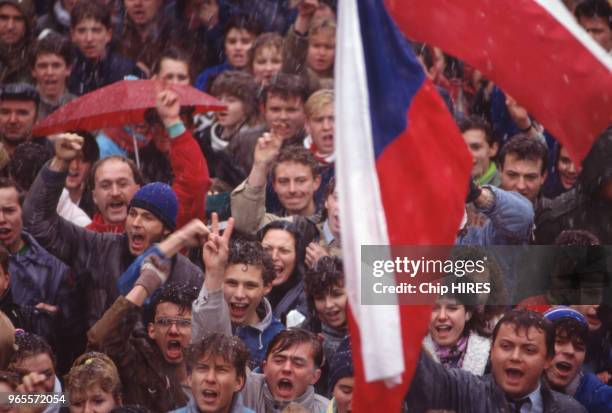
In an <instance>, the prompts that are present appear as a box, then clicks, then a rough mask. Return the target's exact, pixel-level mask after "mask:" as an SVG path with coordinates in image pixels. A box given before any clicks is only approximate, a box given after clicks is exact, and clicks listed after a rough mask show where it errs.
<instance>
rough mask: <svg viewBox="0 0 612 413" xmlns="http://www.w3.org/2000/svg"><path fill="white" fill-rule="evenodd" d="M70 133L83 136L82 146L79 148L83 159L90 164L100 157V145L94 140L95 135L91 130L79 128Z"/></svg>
mask: <svg viewBox="0 0 612 413" xmlns="http://www.w3.org/2000/svg"><path fill="white" fill-rule="evenodd" d="M71 133H75V134H77V135H79V136H81V137H82V138H83V148H82V149H81V152H83V161H85V162H89V163H91V164H94V163H96V162H97V161H98V160H99V159H100V147H99V146H98V143H97V142H96V137H95V136H94V135H93V134H92V133H91V132H88V131H85V130H81V129H79V130H75V131H73V132H71Z"/></svg>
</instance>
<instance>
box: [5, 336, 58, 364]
mask: <svg viewBox="0 0 612 413" xmlns="http://www.w3.org/2000/svg"><path fill="white" fill-rule="evenodd" d="M15 348H16V349H17V350H16V351H15V353H14V354H13V358H12V359H11V363H10V365H9V368H10V369H11V370H15V369H17V366H18V365H19V364H21V362H22V361H23V360H25V359H27V358H29V357H34V356H37V355H39V354H47V355H48V356H49V358H50V359H51V362H52V363H53V366H55V354H54V353H53V350H51V346H50V345H49V343H47V342H46V341H45V339H44V338H42V337H41V336H38V335H36V334H32V333H26V332H19V333H17V334H15Z"/></svg>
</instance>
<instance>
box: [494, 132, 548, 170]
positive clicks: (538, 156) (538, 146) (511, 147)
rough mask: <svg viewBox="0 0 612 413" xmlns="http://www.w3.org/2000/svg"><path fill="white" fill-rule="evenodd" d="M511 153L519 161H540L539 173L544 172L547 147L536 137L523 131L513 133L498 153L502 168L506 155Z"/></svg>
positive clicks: (546, 160) (546, 162)
mask: <svg viewBox="0 0 612 413" xmlns="http://www.w3.org/2000/svg"><path fill="white" fill-rule="evenodd" d="M509 154H510V155H513V156H515V157H516V159H517V160H519V161H525V160H527V161H534V162H537V161H538V160H541V161H542V166H541V168H540V173H541V174H544V172H546V167H547V166H548V149H547V148H546V145H544V144H543V143H542V142H540V141H539V140H538V139H535V138H531V137H529V136H527V135H526V134H524V133H519V134H516V135H514V136H513V137H512V138H510V140H509V141H508V142H507V143H506V144H505V145H504V146H503V147H502V149H501V152H500V155H499V163H500V165H501V168H502V169H503V168H504V162H505V160H506V156H508V155H509Z"/></svg>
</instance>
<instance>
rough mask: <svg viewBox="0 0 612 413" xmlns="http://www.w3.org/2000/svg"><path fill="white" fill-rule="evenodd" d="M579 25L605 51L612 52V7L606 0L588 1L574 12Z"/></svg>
mask: <svg viewBox="0 0 612 413" xmlns="http://www.w3.org/2000/svg"><path fill="white" fill-rule="evenodd" d="M574 15H575V16H576V20H578V24H580V25H581V26H582V28H583V29H584V30H586V31H587V33H588V34H590V35H591V37H592V38H593V40H595V41H596V42H597V43H599V45H600V46H601V47H603V48H604V50H605V51H606V52H608V53H610V52H612V6H610V3H609V2H608V1H606V0H586V1H584V2H582V3H580V4H579V5H578V6H577V7H576V10H575V11H574Z"/></svg>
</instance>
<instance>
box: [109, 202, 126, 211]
mask: <svg viewBox="0 0 612 413" xmlns="http://www.w3.org/2000/svg"><path fill="white" fill-rule="evenodd" d="M124 206H125V202H123V201H113V202H111V203H110V204H108V207H109V208H110V209H111V210H115V211H116V210H119V209H121V208H123V207H124Z"/></svg>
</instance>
